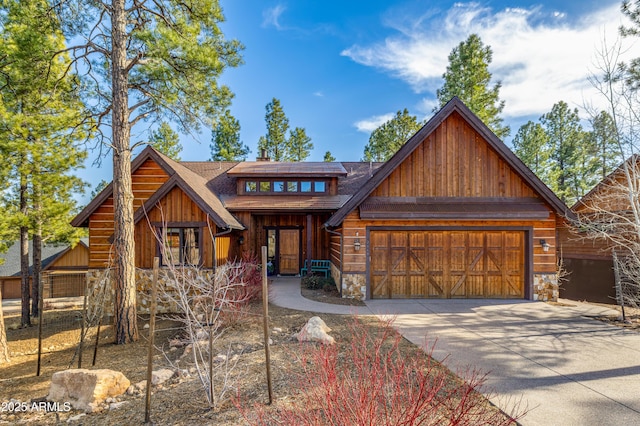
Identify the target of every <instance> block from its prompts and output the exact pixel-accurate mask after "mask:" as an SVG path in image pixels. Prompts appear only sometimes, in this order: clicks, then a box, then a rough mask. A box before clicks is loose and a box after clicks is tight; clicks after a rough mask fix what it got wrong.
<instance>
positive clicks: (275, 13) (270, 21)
mask: <svg viewBox="0 0 640 426" xmlns="http://www.w3.org/2000/svg"><path fill="white" fill-rule="evenodd" d="M285 10H286V7H285V6H284V5H282V4H278V5H276V6H274V7H270V8H269V9H265V10H264V11H263V12H262V26H263V27H275V28H276V29H277V30H281V29H282V25H280V16H282V14H283V13H284V11H285Z"/></svg>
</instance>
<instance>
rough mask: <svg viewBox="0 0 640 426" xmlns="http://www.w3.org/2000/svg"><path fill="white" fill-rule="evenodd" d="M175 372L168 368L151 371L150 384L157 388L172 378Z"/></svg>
mask: <svg viewBox="0 0 640 426" xmlns="http://www.w3.org/2000/svg"><path fill="white" fill-rule="evenodd" d="M174 374H175V372H174V371H173V370H170V369H168V368H161V369H160V370H156V371H153V372H152V373H151V384H152V385H154V386H158V385H161V384H163V383H164V382H166V381H167V380H169V379H170V378H172V377H173V375H174Z"/></svg>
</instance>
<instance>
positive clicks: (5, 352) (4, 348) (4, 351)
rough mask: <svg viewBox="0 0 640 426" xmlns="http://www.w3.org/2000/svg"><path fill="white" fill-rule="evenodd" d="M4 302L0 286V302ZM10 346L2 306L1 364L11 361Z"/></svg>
mask: <svg viewBox="0 0 640 426" xmlns="http://www.w3.org/2000/svg"><path fill="white" fill-rule="evenodd" d="M1 303H2V286H0V304H1ZM9 361H10V359H9V347H8V345H7V333H6V331H5V328H4V314H3V313H2V306H0V364H5V363H7V362H9Z"/></svg>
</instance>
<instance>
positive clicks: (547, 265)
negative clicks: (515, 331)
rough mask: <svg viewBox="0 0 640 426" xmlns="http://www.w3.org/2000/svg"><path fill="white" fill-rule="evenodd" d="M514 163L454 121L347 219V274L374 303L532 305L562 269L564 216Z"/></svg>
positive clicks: (438, 130)
mask: <svg viewBox="0 0 640 426" xmlns="http://www.w3.org/2000/svg"><path fill="white" fill-rule="evenodd" d="M415 142H417V141H414V143H415ZM492 143H494V144H495V143H496V142H492ZM393 161H394V160H393V159H392V160H390V162H393ZM513 161H514V160H513V159H508V158H507V157H505V154H504V153H501V152H499V150H498V149H497V148H496V146H494V145H492V144H491V143H489V142H488V140H487V139H485V136H483V135H482V134H481V133H479V131H478V130H476V127H474V126H472V125H471V124H470V122H468V121H467V119H465V118H464V117H463V116H462V115H460V114H459V113H458V112H457V111H454V112H452V113H451V114H450V115H448V116H447V117H446V118H445V119H444V120H443V121H442V122H441V123H440V124H439V125H438V126H437V127H436V128H435V129H434V130H433V131H432V132H430V133H428V134H427V135H426V136H425V139H424V140H422V141H421V142H420V143H417V144H416V145H415V148H414V149H413V151H411V152H410V153H408V155H406V157H403V160H402V161H401V162H398V164H397V165H395V168H394V169H393V170H392V171H390V173H389V174H388V175H386V177H385V178H384V179H382V180H381V181H380V183H379V184H378V185H377V186H376V187H375V188H374V189H373V190H372V192H371V193H370V194H369V195H368V196H367V198H366V199H363V200H362V201H361V203H360V204H359V208H357V209H355V210H353V211H351V213H349V214H348V215H346V217H345V218H344V220H343V221H342V224H341V225H342V234H343V238H344V247H343V256H342V259H343V265H342V273H343V274H365V275H366V277H367V282H368V292H369V294H368V297H385V298H386V297H388V298H392V297H505V298H523V297H529V296H530V295H529V292H530V287H527V286H528V285H530V284H531V283H532V278H533V275H535V274H554V273H555V272H556V270H557V265H556V248H557V236H556V221H557V219H556V217H557V213H556V209H555V207H554V206H552V205H551V204H550V203H549V202H548V201H547V200H546V199H545V198H543V197H542V196H541V195H540V192H539V191H538V190H537V189H535V187H534V186H533V185H532V183H531V182H532V181H531V179H532V177H531V176H528V175H524V174H522V173H523V172H522V171H517V169H516V168H514V167H515V166H513V165H512V164H514V163H513ZM474 200H479V201H477V202H476V201H474ZM420 203H423V204H424V206H422V207H421V204H420ZM357 238H359V239H360V241H361V243H363V244H364V243H365V241H366V243H367V245H366V249H363V248H361V249H360V250H359V251H356V250H355V248H354V242H355V241H356V239H357ZM541 240H545V242H546V243H547V244H549V245H550V249H549V251H547V252H545V251H544V250H543V248H542V245H541V243H540V241H541ZM414 243H415V244H414ZM334 245H335V244H334ZM337 254H338V252H336V253H335V255H334V256H333V257H332V260H333V261H334V262H335V259H334V257H337ZM438 259H439V260H438ZM434 262H435V263H434ZM434 271H435V272H434ZM429 274H432V275H433V274H436V275H437V274H440V278H438V279H436V278H434V277H435V275H434V276H432V277H430V276H429ZM443 277H444V278H443ZM430 280H431V281H430ZM438 280H440V281H439V284H438V285H435V284H434V283H436V281H438ZM443 280H444V281H443Z"/></svg>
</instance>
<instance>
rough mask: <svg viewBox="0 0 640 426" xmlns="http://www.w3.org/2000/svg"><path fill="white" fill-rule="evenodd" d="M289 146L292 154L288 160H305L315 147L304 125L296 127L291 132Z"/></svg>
mask: <svg viewBox="0 0 640 426" xmlns="http://www.w3.org/2000/svg"><path fill="white" fill-rule="evenodd" d="M289 146H290V147H291V155H289V156H288V157H287V160H286V161H304V160H306V159H307V157H309V154H310V153H311V150H312V149H313V143H311V138H310V137H309V136H307V132H306V131H305V130H304V129H303V128H302V127H296V128H295V129H293V130H292V131H291V132H290V133H289Z"/></svg>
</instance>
